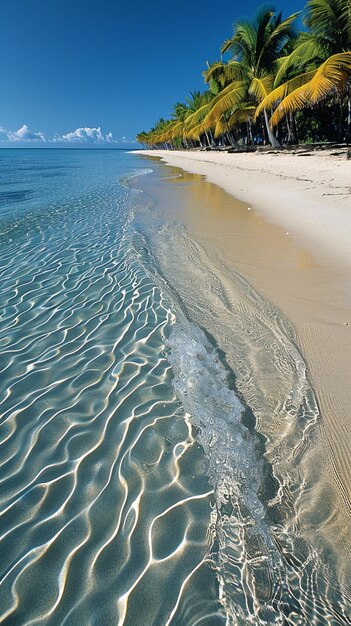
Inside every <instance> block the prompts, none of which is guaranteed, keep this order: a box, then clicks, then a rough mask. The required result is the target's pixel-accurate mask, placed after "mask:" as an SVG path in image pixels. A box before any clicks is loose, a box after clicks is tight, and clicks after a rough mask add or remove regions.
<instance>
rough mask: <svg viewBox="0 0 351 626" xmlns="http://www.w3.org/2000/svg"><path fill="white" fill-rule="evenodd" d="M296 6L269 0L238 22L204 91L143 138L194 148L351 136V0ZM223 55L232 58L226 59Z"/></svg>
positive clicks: (153, 143)
mask: <svg viewBox="0 0 351 626" xmlns="http://www.w3.org/2000/svg"><path fill="white" fill-rule="evenodd" d="M297 16H298V13H294V14H293V15H290V16H289V17H288V18H287V19H283V18H282V13H281V12H279V13H278V12H277V11H276V10H275V9H274V8H272V7H267V6H266V5H264V6H262V7H261V8H259V9H258V11H257V13H256V15H255V16H254V18H253V19H252V20H240V21H238V22H236V23H235V24H234V27H233V36H232V37H231V38H230V39H228V40H227V41H225V42H224V43H223V45H222V48H221V60H220V61H216V62H214V63H212V65H208V66H207V69H206V70H205V71H204V72H203V76H204V79H205V83H206V85H207V87H206V90H205V91H204V92H203V93H201V92H200V91H193V92H192V93H190V96H189V97H187V98H186V99H185V102H177V103H176V104H175V105H174V107H173V112H172V114H171V117H170V119H168V120H165V119H163V118H161V119H160V120H159V121H158V122H157V123H156V124H155V126H154V127H153V128H152V129H151V130H150V131H148V132H141V133H139V135H138V136H137V139H138V141H139V142H140V143H142V144H144V145H147V146H150V147H155V148H156V147H157V148H161V147H162V148H194V147H210V146H214V145H232V146H233V145H234V146H235V145H237V144H238V143H241V144H242V143H245V144H249V145H250V144H257V145H265V144H267V143H270V144H271V145H272V146H273V147H280V146H281V145H282V144H287V143H298V142H314V143H315V142H320V141H322V142H323V141H340V142H345V141H346V142H350V141H351V1H350V0H310V1H309V2H308V3H307V5H306V7H305V9H304V11H303V24H304V27H305V28H306V30H304V31H301V32H298V31H297V30H296V27H295V24H296V18H297ZM223 57H224V58H225V59H227V60H223Z"/></svg>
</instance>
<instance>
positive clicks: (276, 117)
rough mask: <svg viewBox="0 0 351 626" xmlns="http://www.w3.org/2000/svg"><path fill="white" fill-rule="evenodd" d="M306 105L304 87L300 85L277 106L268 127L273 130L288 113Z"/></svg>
mask: <svg viewBox="0 0 351 626" xmlns="http://www.w3.org/2000/svg"><path fill="white" fill-rule="evenodd" d="M307 105H308V100H307V98H306V85H301V87H298V88H297V89H294V91H292V92H291V93H290V94H289V95H288V96H286V98H284V100H282V102H281V103H280V104H279V105H278V106H277V108H276V110H275V111H274V113H273V115H272V117H271V119H270V122H269V123H270V126H271V127H272V128H274V127H275V126H278V124H279V122H280V121H281V120H282V119H283V118H284V116H285V115H286V113H289V112H290V111H298V110H299V109H303V108H304V107H306V106H307Z"/></svg>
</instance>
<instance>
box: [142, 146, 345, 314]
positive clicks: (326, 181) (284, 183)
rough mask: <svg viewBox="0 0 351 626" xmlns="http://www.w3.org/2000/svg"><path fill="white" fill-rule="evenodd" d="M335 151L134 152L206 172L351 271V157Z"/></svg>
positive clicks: (314, 249) (305, 243) (317, 251)
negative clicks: (297, 152) (309, 152)
mask: <svg viewBox="0 0 351 626" xmlns="http://www.w3.org/2000/svg"><path fill="white" fill-rule="evenodd" d="M332 152H333V149H331V150H330V151H323V152H316V153H313V154H312V155H305V154H304V153H302V154H301V155H292V154H291V153H283V152H282V153H274V154H266V153H259V152H257V153H240V154H235V153H232V154H230V153H227V152H197V151H181V150H172V151H170V150H138V151H137V150H136V151H133V154H139V155H142V156H146V157H158V158H160V159H161V160H162V162H164V163H165V164H167V165H170V166H173V167H180V168H182V169H184V170H186V171H187V172H191V173H193V174H200V175H202V176H205V177H206V180H208V181H209V182H212V183H214V184H216V185H218V186H219V187H221V188H222V189H224V190H225V191H226V192H228V193H229V194H231V195H232V196H234V197H235V198H236V199H237V200H241V201H243V202H246V203H248V204H249V205H250V207H252V208H253V209H255V210H256V211H259V212H260V214H262V215H263V216H265V217H266V218H268V219H269V220H271V221H273V222H274V223H275V224H277V225H278V226H281V227H282V228H285V229H286V235H287V236H293V237H295V238H296V239H297V241H298V243H299V244H300V245H301V246H303V247H306V248H309V249H311V250H312V252H313V253H314V254H315V255H316V256H319V257H321V256H322V255H323V256H325V255H328V256H330V257H331V258H332V260H333V262H334V263H337V265H338V266H339V268H340V270H345V265H346V267H347V269H348V270H351V253H350V233H351V161H350V160H347V159H345V155H344V154H343V155H342V156H341V157H340V156H339V157H337V156H332V154H331V153H332ZM292 172H294V173H293V174H292ZM253 180H254V181H255V186H254V187H253V185H252V183H253ZM347 180H349V181H350V184H349V185H347ZM282 203H284V208H283V209H282ZM350 321H351V320H350Z"/></svg>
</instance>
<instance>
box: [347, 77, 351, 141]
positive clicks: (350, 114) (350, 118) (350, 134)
mask: <svg viewBox="0 0 351 626" xmlns="http://www.w3.org/2000/svg"><path fill="white" fill-rule="evenodd" d="M346 141H347V143H349V142H350V141H351V85H350V88H349V95H348V98H347V126H346Z"/></svg>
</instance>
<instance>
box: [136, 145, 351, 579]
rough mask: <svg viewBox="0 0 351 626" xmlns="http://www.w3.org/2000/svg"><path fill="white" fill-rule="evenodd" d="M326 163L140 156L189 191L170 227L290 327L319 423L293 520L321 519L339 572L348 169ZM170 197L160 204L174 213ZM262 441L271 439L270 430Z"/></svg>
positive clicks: (346, 418) (350, 361) (344, 470)
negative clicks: (216, 259)
mask: <svg viewBox="0 0 351 626" xmlns="http://www.w3.org/2000/svg"><path fill="white" fill-rule="evenodd" d="M334 152H335V151H334ZM332 153H333V150H329V151H326V152H318V153H313V154H310V155H306V154H302V155H301V156H299V155H293V154H291V153H272V154H265V153H255V154H228V153H224V152H202V151H201V152H200V151H183V152H182V151H159V150H155V151H148V152H146V151H139V154H140V155H142V156H143V157H145V159H147V160H148V161H149V162H150V157H151V162H152V160H154V159H155V158H156V157H157V158H158V159H162V162H164V163H165V164H167V165H169V166H172V168H171V171H173V175H171V174H170V178H171V181H170V182H172V181H173V184H175V183H178V187H179V182H181V181H182V180H183V184H184V185H185V186H186V187H187V194H188V195H190V199H189V200H188V202H187V203H185V202H183V203H179V202H178V205H177V206H175V207H173V209H172V210H171V211H170V213H169V214H168V217H172V218H173V219H175V220H179V221H180V222H182V223H183V224H184V225H185V226H186V228H187V229H188V230H189V232H190V234H191V236H192V237H194V238H195V239H196V240H197V241H199V242H201V244H203V245H205V246H206V247H208V248H210V249H213V250H217V251H218V252H219V255H220V257H221V259H222V261H223V263H224V264H225V265H226V266H227V267H230V268H232V269H234V270H235V271H237V272H238V273H239V274H240V275H241V276H243V277H245V279H247V280H248V281H249V283H250V284H251V285H252V286H253V287H254V288H255V289H256V290H257V291H258V292H259V293H260V294H261V295H262V296H263V297H264V298H266V299H267V300H268V301H269V302H271V303H273V304H274V305H275V306H276V307H277V308H278V309H279V311H281V312H282V314H283V315H284V316H286V318H288V320H290V322H291V323H292V325H293V327H294V330H295V332H296V340H297V344H298V346H299V349H300V350H301V353H302V355H303V357H304V359H305V361H306V364H307V376H308V379H309V380H310V382H311V384H312V387H313V390H314V393H315V396H316V399H317V403H318V409H319V413H320V415H319V417H318V420H317V421H318V427H317V430H318V436H317V438H316V442H315V443H314V444H313V445H315V453H314V454H311V455H307V459H306V458H305V460H304V461H303V462H302V464H301V467H300V471H301V481H306V482H307V484H308V481H310V482H311V484H312V483H313V484H314V489H313V490H311V491H310V492H309V494H308V497H307V498H305V501H304V502H301V503H300V504H301V506H300V509H299V515H300V520H301V519H304V523H305V524H306V526H309V527H310V531H311V534H313V532H314V523H315V519H316V517H315V516H316V511H317V510H318V511H319V513H318V515H322V516H324V517H323V522H322V523H321V532H322V533H323V534H324V536H325V539H326V540H327V541H328V542H330V544H331V545H333V548H335V549H336V552H337V553H338V558H340V563H339V566H340V567H341V569H343V568H345V572H346V571H347V570H348V561H349V549H348V548H345V546H347V545H348V544H349V540H350V517H349V515H350V511H351V505H350V503H351V487H350V485H351V452H350V445H349V441H350V434H351V432H350V431H351V428H350V408H349V407H350V405H351V390H350V387H349V384H348V373H349V371H350V366H351V335H350V331H351V300H350V296H351V289H350V281H349V277H350V269H351V267H350V265H351V255H350V244H349V235H350V232H351V193H350V186H349V181H350V168H351V162H350V161H347V160H346V154H345V151H344V152H343V153H341V154H340V153H339V154H338V155H334V156H333V154H332ZM175 168H176V169H175ZM184 170H185V173H184ZM188 173H191V174H188ZM211 183H212V184H211ZM218 187H221V188H222V190H225V192H226V193H223V191H222V190H221V189H219V188H218ZM164 193H166V194H167V192H164ZM229 194H230V195H229ZM169 195H171V191H169ZM169 195H164V196H163V202H162V199H161V201H160V202H159V204H163V205H164V206H166V205H167V206H168V207H169V206H171V203H170V201H169ZM233 197H234V198H235V199H236V201H234V200H233ZM185 205H186V207H185ZM184 207H185V208H184ZM227 350H228V352H229V351H230V347H228V348H227ZM233 368H234V369H235V362H234V363H233ZM262 431H263V432H265V434H266V435H267V436H268V437H269V435H270V433H269V428H268V429H266V431H265V429H264V427H263V428H262ZM304 464H305V467H304V468H303V466H304ZM312 476H314V477H313V478H311V477H312ZM323 510H324V513H323ZM335 558H336V557H335Z"/></svg>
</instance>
